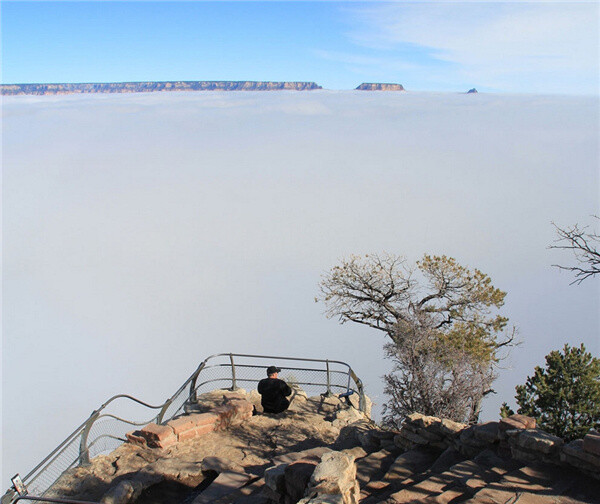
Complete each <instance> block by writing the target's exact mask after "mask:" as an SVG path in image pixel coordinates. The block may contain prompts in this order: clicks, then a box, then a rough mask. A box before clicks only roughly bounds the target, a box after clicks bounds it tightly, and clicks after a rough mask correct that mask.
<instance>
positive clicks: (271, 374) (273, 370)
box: [267, 366, 281, 378]
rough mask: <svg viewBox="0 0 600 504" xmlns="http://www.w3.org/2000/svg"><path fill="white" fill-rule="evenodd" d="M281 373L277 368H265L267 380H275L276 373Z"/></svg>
mask: <svg viewBox="0 0 600 504" xmlns="http://www.w3.org/2000/svg"><path fill="white" fill-rule="evenodd" d="M280 371H281V369H279V368H278V367H277V366H269V367H268V368H267V376H268V377H269V378H277V375H278V373H279V372H280Z"/></svg>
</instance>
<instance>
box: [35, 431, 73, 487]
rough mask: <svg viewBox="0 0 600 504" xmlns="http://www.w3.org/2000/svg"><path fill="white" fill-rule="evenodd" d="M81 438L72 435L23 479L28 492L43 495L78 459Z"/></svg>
mask: <svg viewBox="0 0 600 504" xmlns="http://www.w3.org/2000/svg"><path fill="white" fill-rule="evenodd" d="M80 440H81V438H80V437H79V436H77V437H74V438H73V439H72V440H71V441H70V442H68V443H67V444H66V445H65V446H64V447H63V448H62V449H61V450H60V451H59V452H58V453H57V455H56V456H55V457H54V458H53V459H51V460H50V461H49V462H48V463H47V464H46V465H45V466H43V467H41V468H40V469H39V470H38V471H37V472H36V473H35V474H33V475H31V477H30V478H28V479H27V481H25V483H26V484H27V488H28V491H29V493H30V494H32V495H44V494H45V493H46V492H47V491H48V489H49V488H50V487H51V486H52V485H53V484H54V483H56V481H57V480H58V479H59V478H60V477H61V476H62V475H63V474H64V473H65V471H67V470H68V469H71V468H72V467H74V466H76V465H77V462H78V460H79V443H80Z"/></svg>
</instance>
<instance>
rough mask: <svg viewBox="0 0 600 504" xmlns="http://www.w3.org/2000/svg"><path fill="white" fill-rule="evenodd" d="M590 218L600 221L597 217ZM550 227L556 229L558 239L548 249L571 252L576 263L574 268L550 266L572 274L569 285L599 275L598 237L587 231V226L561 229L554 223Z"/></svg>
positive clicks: (599, 241)
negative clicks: (573, 276)
mask: <svg viewBox="0 0 600 504" xmlns="http://www.w3.org/2000/svg"><path fill="white" fill-rule="evenodd" d="M592 217H593V218H595V219H598V220H600V217H598V216H597V215H593V216H592ZM552 225H553V226H554V228H555V229H556V234H557V236H558V238H557V239H556V240H555V241H554V243H555V245H550V246H549V247H548V248H550V249H562V250H572V251H573V253H574V255H575V259H576V261H577V262H578V264H577V265H575V266H563V265H560V264H553V265H552V266H554V267H556V268H559V269H562V270H567V271H572V272H574V273H575V280H573V281H572V282H571V285H573V284H580V283H581V282H583V281H584V280H585V279H587V278H590V277H593V276H595V275H597V274H598V273H600V252H599V251H598V244H600V235H598V234H596V233H595V232H589V231H587V229H588V228H589V226H584V227H579V225H578V224H575V225H574V226H571V227H569V228H561V227H559V226H557V225H556V224H555V223H554V222H553V223H552Z"/></svg>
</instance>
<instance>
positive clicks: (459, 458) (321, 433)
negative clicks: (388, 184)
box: [48, 390, 600, 504]
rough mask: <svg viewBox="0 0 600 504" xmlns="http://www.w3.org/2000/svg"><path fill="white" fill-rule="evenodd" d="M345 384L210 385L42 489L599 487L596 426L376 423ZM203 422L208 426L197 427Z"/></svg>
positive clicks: (181, 496)
mask: <svg viewBox="0 0 600 504" xmlns="http://www.w3.org/2000/svg"><path fill="white" fill-rule="evenodd" d="M355 403H356V401H355V400H354V399H353V396H350V397H344V396H343V395H342V396H335V395H330V396H327V395H322V396H316V397H307V396H306V394H304V393H303V392H302V391H301V390H296V395H295V397H294V399H293V401H292V405H291V406H290V408H289V410H287V411H285V412H283V413H279V414H277V415H268V414H264V413H261V411H260V396H259V395H258V394H257V393H256V391H253V392H250V393H246V392H244V391H243V390H236V391H235V392H232V391H228V390H218V391H214V392H211V393H208V394H204V395H202V396H200V397H199V398H198V404H197V406H193V408H192V409H193V411H190V412H188V413H187V414H185V415H182V416H180V417H179V418H176V419H173V420H171V421H169V422H167V423H166V424H165V425H160V426H159V425H156V424H150V425H148V426H146V427H144V428H142V429H141V430H140V431H133V432H131V433H129V434H128V436H127V437H128V442H126V443H123V444H122V445H121V446H120V447H119V448H117V449H116V450H115V451H113V452H112V453H110V454H108V455H100V456H98V457H95V458H94V459H92V460H91V463H90V465H88V466H81V467H77V468H74V469H70V470H68V471H67V472H66V473H65V474H64V475H63V476H62V477H61V478H60V479H59V481H58V482H57V484H56V485H54V487H53V488H52V489H51V495H48V496H49V497H63V498H65V497H68V498H71V499H73V498H76V499H84V500H86V501H94V502H100V503H101V504H165V503H173V504H208V503H214V504H358V503H359V502H360V503H361V504H377V503H383V504H407V503H417V502H418V503H428V504H460V503H465V504H506V503H508V502H510V503H517V502H518V503H522V504H533V503H535V504H584V503H586V504H590V503H597V502H598V500H597V497H598V495H600V481H599V480H600V476H599V469H600V434H598V433H595V432H591V433H590V434H588V435H587V436H586V437H585V438H584V439H583V440H577V441H574V442H572V443H569V444H564V443H563V440H562V439H560V438H557V437H555V436H551V435H550V434H548V433H545V432H544V431H541V430H539V429H536V428H535V420H534V419H533V418H530V417H525V416H523V415H513V416H512V417H508V418H505V419H502V420H500V421H499V422H487V423H484V424H477V425H472V426H468V425H464V424H459V423H456V422H453V421H450V420H445V419H440V418H436V417H431V416H425V415H421V414H418V413H414V414H412V415H409V416H408V417H407V418H406V420H405V422H404V424H403V426H402V428H401V429H400V430H399V431H393V430H382V429H380V428H379V427H378V426H377V425H375V424H374V423H373V422H371V421H370V420H369V419H368V417H367V416H366V415H365V414H363V413H361V412H360V411H358V409H357V408H356V404H355ZM207 426H209V427H207Z"/></svg>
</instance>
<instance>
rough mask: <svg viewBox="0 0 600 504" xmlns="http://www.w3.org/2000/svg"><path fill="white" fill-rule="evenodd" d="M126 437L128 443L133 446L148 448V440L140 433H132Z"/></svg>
mask: <svg viewBox="0 0 600 504" xmlns="http://www.w3.org/2000/svg"><path fill="white" fill-rule="evenodd" d="M125 436H126V437H127V441H129V442H130V443H131V444H134V445H138V446H147V443H146V438H145V437H144V436H143V435H142V433H141V432H140V431H137V430H136V431H131V432H128V433H127V434H125Z"/></svg>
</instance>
